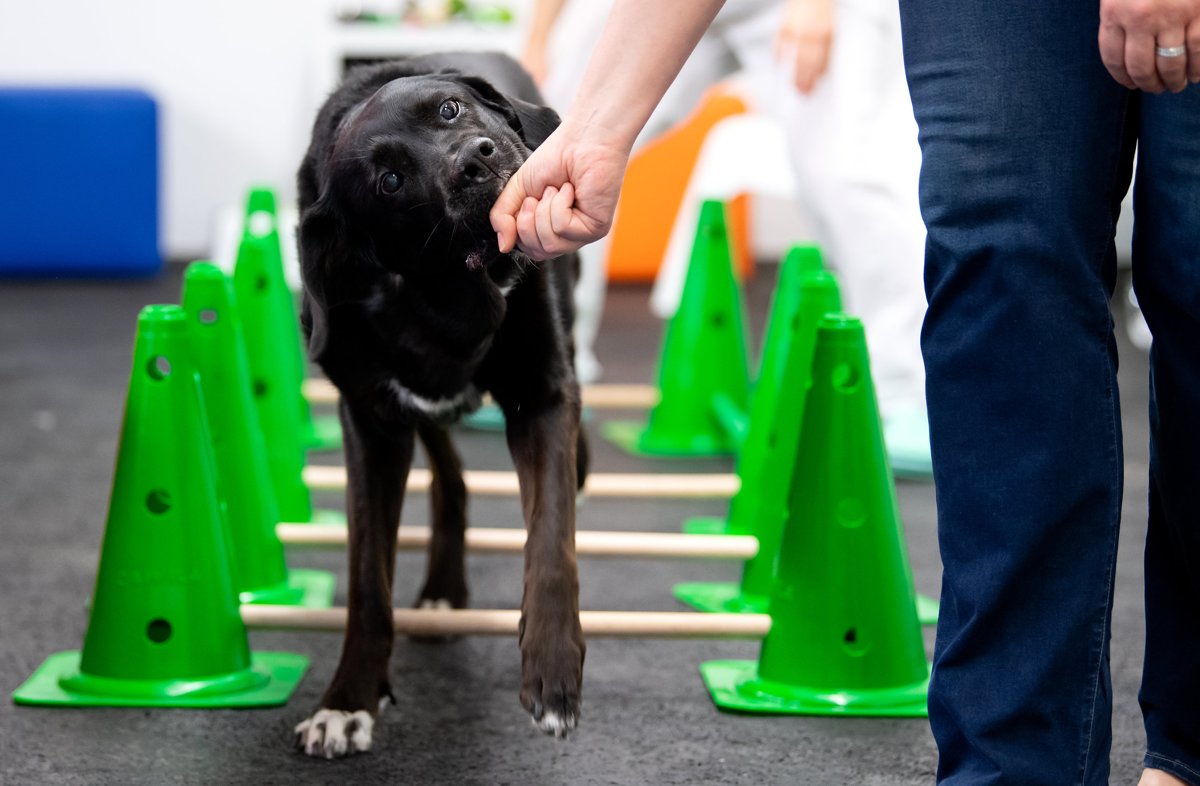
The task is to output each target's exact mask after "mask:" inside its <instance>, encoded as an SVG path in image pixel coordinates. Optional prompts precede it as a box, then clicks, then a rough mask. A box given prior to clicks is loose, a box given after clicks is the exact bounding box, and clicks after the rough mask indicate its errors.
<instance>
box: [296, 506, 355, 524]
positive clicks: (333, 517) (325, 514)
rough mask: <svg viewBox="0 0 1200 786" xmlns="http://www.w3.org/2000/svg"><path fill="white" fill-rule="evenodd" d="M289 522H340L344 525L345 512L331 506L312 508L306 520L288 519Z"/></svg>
mask: <svg viewBox="0 0 1200 786" xmlns="http://www.w3.org/2000/svg"><path fill="white" fill-rule="evenodd" d="M288 523H289V524H341V525H342V526H345V525H346V514H345V513H343V512H342V511H340V510H333V509H332V508H313V511H312V516H311V517H310V518H309V519H308V521H289V522H288Z"/></svg>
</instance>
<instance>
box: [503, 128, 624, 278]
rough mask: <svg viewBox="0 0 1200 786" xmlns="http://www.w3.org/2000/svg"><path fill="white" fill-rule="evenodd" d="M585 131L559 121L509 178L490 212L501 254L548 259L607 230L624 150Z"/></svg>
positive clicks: (618, 186) (619, 191)
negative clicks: (516, 251)
mask: <svg viewBox="0 0 1200 786" xmlns="http://www.w3.org/2000/svg"><path fill="white" fill-rule="evenodd" d="M589 131H591V132H594V131H596V129H588V128H581V127H579V126H575V125H571V124H569V123H564V124H563V125H561V126H559V127H558V129H556V130H555V131H554V133H553V134H551V135H550V136H549V137H548V138H547V139H546V141H545V142H543V143H542V144H541V146H539V147H538V149H537V150H535V151H533V154H532V155H531V156H530V157H529V160H527V161H526V162H525V163H524V164H523V165H522V166H521V168H520V169H518V170H517V171H516V173H514V174H513V176H512V177H511V178H510V179H509V181H508V183H507V185H505V187H504V190H503V191H501V192H500V196H499V197H497V198H496V203H495V205H493V206H492V210H491V213H490V215H489V217H490V219H491V222H492V228H493V229H494V230H496V239H497V242H498V243H499V245H500V251H501V252H502V253H507V252H509V251H511V250H512V249H513V247H514V246H516V247H519V248H520V250H521V251H522V252H524V253H525V254H527V255H528V256H529V257H530V258H531V259H534V260H538V261H541V260H546V259H552V258H554V257H556V256H560V255H562V254H565V253H567V252H570V251H574V250H576V249H578V248H580V247H581V246H584V245H586V244H587V243H590V242H592V241H593V240H599V239H600V238H602V237H604V235H605V234H607V233H608V230H609V228H610V227H611V226H612V220H613V213H614V212H615V211H616V209H617V197H618V196H619V195H620V193H621V179H622V178H623V177H624V175H625V167H626V165H627V164H628V162H629V151H628V150H624V149H623V148H622V147H621V146H619V145H610V144H605V143H603V142H597V141H595V140H593V139H592V138H591V136H592V134H590V133H589Z"/></svg>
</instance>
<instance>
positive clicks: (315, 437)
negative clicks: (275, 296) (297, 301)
mask: <svg viewBox="0 0 1200 786" xmlns="http://www.w3.org/2000/svg"><path fill="white" fill-rule="evenodd" d="M243 234H244V235H245V234H249V235H253V236H255V237H265V238H271V239H272V240H273V248H274V253H273V254H271V255H270V256H269V258H268V259H267V265H268V266H269V267H271V268H272V271H273V272H274V271H276V270H277V272H278V280H279V281H280V282H282V283H284V286H283V287H282V291H284V292H287V299H288V301H289V304H291V305H292V307H291V308H289V309H288V319H287V321H286V322H284V323H281V325H280V329H281V338H282V337H283V336H285V335H286V336H289V337H290V338H287V339H283V340H285V341H287V344H288V346H291V347H294V348H295V350H294V357H293V358H291V360H292V361H293V362H294V363H295V369H296V371H295V373H296V377H297V379H298V380H299V381H301V382H302V381H303V379H304V376H305V375H306V372H307V369H308V360H307V357H306V355H305V352H304V343H303V341H302V340H301V338H300V329H299V326H298V323H297V319H296V311H295V306H294V304H293V300H292V293H291V291H290V290H288V289H287V286H286V280H285V278H284V275H283V245H282V242H281V240H280V234H279V210H278V207H277V200H276V199H275V190H274V189H272V188H270V187H269V186H265V185H257V186H253V187H252V188H251V189H250V191H249V193H248V194H247V195H246V220H245V223H244V225H243ZM281 312H282V309H281ZM279 350H280V351H283V350H284V345H283V344H280V346H279ZM283 360H284V361H287V360H289V359H288V358H283ZM297 385H299V382H297ZM296 390H297V395H300V393H299V391H300V388H299V387H297V388H296ZM299 406H300V412H299V416H300V422H299V427H300V429H301V444H302V445H303V446H304V447H306V448H309V449H312V450H336V449H337V448H339V447H341V444H342V426H341V424H340V423H339V422H338V419H337V417H336V416H330V415H326V416H322V417H314V416H313V414H312V411H311V410H310V409H309V406H308V400H307V399H305V398H304V397H303V396H301V398H300V403H299Z"/></svg>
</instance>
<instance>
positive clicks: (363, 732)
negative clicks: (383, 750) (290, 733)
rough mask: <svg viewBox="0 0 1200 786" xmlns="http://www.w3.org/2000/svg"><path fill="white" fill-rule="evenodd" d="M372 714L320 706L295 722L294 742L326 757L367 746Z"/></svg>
mask: <svg viewBox="0 0 1200 786" xmlns="http://www.w3.org/2000/svg"><path fill="white" fill-rule="evenodd" d="M374 728H375V718H374V717H372V716H371V713H369V712H367V711H366V710H358V711H356V712H350V711H349V710H330V709H326V708H324V707H322V708H321V709H319V710H317V711H316V712H315V713H313V715H312V717H311V718H308V719H306V720H303V721H300V723H298V724H296V745H297V747H299V748H302V749H303V750H304V752H305V753H306V754H308V755H309V756H317V757H323V758H326V759H333V758H340V757H342V756H349V755H351V754H353V753H365V752H366V751H369V750H371V732H372V730H373V729H374Z"/></svg>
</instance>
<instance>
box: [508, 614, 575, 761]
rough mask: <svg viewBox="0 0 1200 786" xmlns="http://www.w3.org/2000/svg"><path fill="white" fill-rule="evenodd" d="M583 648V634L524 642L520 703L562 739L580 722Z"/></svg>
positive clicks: (541, 725) (546, 729)
mask: <svg viewBox="0 0 1200 786" xmlns="http://www.w3.org/2000/svg"><path fill="white" fill-rule="evenodd" d="M584 649H585V648H584V645H583V637H582V636H581V635H579V636H574V637H567V638H566V639H565V640H564V639H562V638H559V639H556V640H555V641H554V642H553V643H551V642H549V641H543V642H542V643H540V644H535V643H534V642H532V641H529V639H526V641H525V642H523V643H522V647H521V705H522V706H523V707H525V709H526V710H527V711H528V712H529V715H530V717H531V719H532V720H533V725H534V726H535V727H537V728H538V729H540V730H541V731H543V732H545V733H546V734H553V735H554V736H555V737H558V738H559V739H562V738H564V737H566V736H567V735H568V734H569V733H570V732H571V730H573V729H574V728H575V727H576V725H578V723H579V714H580V709H581V707H582V704H583V702H582V699H581V698H580V694H581V691H580V689H581V686H582V684H583V656H584Z"/></svg>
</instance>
